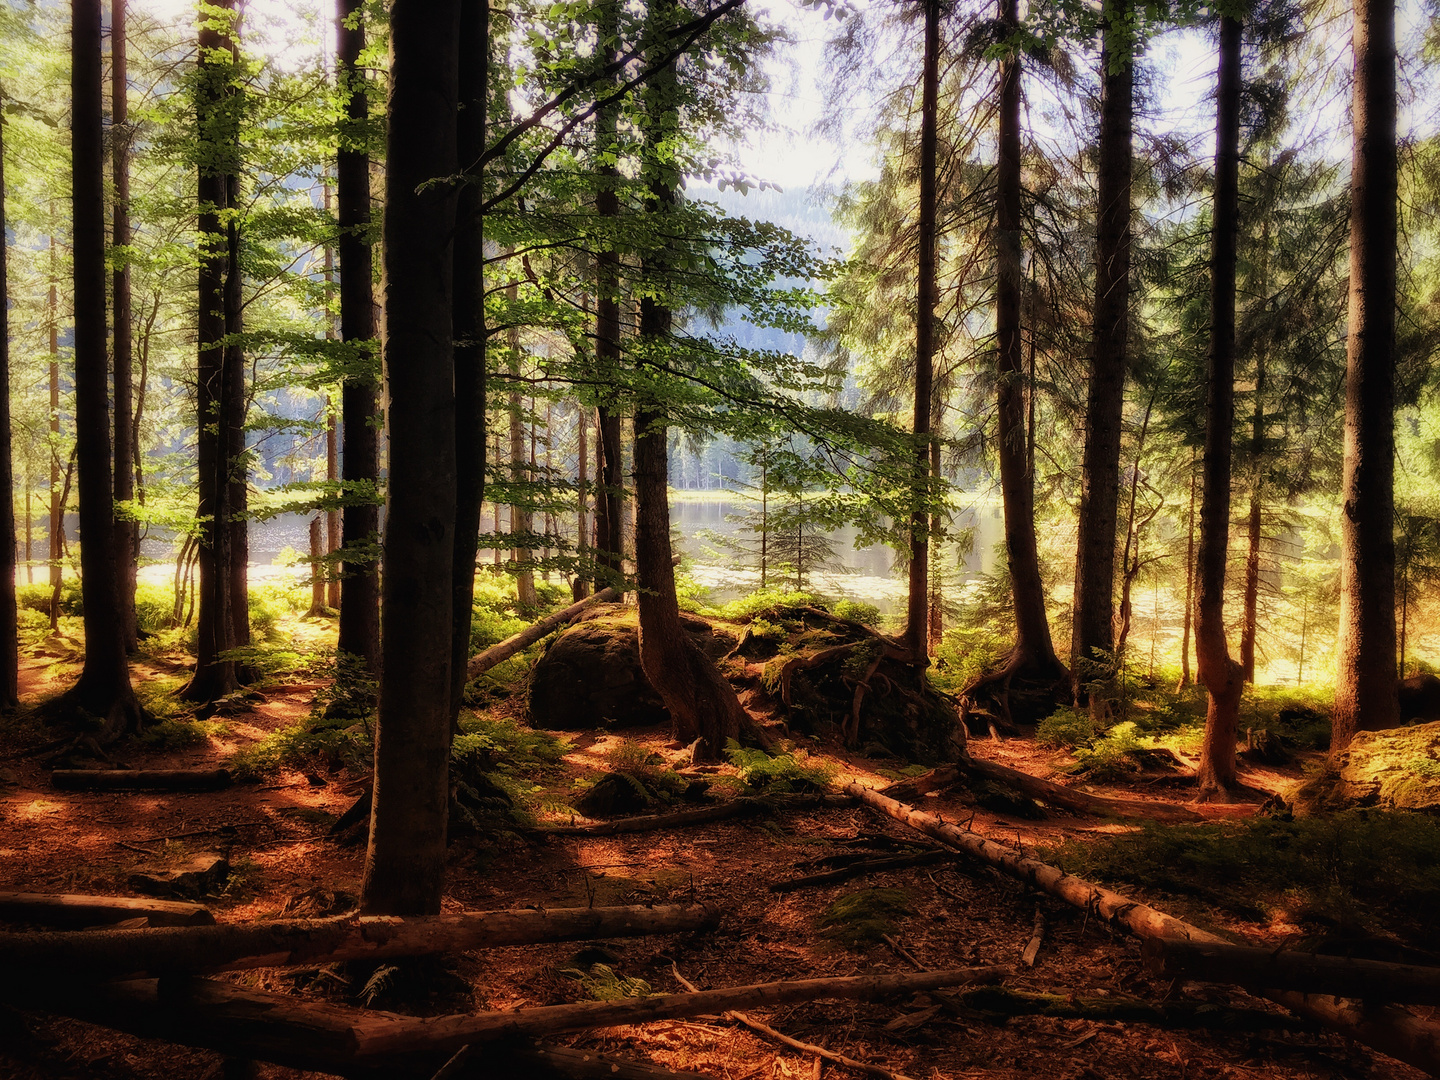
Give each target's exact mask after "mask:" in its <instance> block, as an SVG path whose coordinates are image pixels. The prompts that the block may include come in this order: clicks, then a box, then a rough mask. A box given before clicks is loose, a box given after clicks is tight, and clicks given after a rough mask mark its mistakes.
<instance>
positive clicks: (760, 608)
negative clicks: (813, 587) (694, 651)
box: [715, 589, 829, 622]
mask: <svg viewBox="0 0 1440 1080" xmlns="http://www.w3.org/2000/svg"><path fill="white" fill-rule="evenodd" d="M828 606H829V605H827V604H826V603H825V601H824V600H822V599H821V598H820V597H818V596H816V595H815V594H814V593H809V592H792V591H790V590H787V589H758V590H756V591H755V592H753V593H751V594H750V595H749V596H742V597H740V598H739V599H738V600H731V601H730V602H729V603H726V604H721V605H720V606H719V607H718V608H716V609H715V611H716V613H717V614H718V615H719V616H720V618H722V619H729V620H731V621H732V622H748V621H749V620H750V619H753V618H754V617H755V616H756V615H766V616H769V617H770V618H771V619H772V620H774V619H775V617H776V615H778V614H779V613H782V612H784V611H785V610H786V609H790V608H801V607H818V608H827V607H828Z"/></svg>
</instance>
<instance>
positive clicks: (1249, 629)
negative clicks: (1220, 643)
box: [1240, 358, 1265, 683]
mask: <svg viewBox="0 0 1440 1080" xmlns="http://www.w3.org/2000/svg"><path fill="white" fill-rule="evenodd" d="M1258 362H1259V365H1260V366H1259V369H1258V371H1257V372H1256V375H1255V412H1254V416H1253V417H1252V418H1251V435H1250V453H1251V457H1252V464H1253V467H1252V470H1251V473H1252V475H1251V480H1250V513H1249V515H1248V518H1247V521H1246V526H1245V540H1246V548H1245V598H1244V603H1245V617H1244V621H1243V622H1242V623H1241V627H1240V670H1241V672H1242V674H1243V676H1244V679H1245V681H1246V682H1248V683H1253V682H1254V681H1255V637H1256V633H1257V631H1258V628H1259V607H1260V532H1261V530H1260V517H1261V515H1260V511H1261V506H1262V499H1263V494H1264V492H1263V488H1264V475H1263V470H1262V468H1261V462H1260V458H1261V454H1262V453H1263V452H1264V439H1265V437H1264V429H1265V409H1264V405H1263V403H1262V400H1261V395H1262V394H1263V393H1264V392H1265V361H1264V359H1263V358H1261V359H1259V361H1258Z"/></svg>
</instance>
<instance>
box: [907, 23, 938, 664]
mask: <svg viewBox="0 0 1440 1080" xmlns="http://www.w3.org/2000/svg"><path fill="white" fill-rule="evenodd" d="M922 2H923V5H924V9H925V57H924V67H923V69H922V72H921V78H920V208H919V209H920V222H919V230H918V235H917V237H916V248H917V251H918V252H919V256H918V257H919V263H918V266H917V271H918V278H919V291H918V302H917V304H916V309H915V411H914V420H913V422H912V430H913V431H914V434H915V471H914V484H913V491H912V492H911V502H912V504H913V509H912V510H911V511H910V581H909V591H908V593H907V600H906V606H905V645H906V647H907V648H909V650H910V654H911V655H912V656H913V657H914V658H915V662H916V663H917V664H920V665H922V666H924V665H925V664H928V663H929V652H928V649H927V647H926V646H927V637H928V627H929V612H928V610H927V607H928V604H927V601H928V597H929V588H928V586H929V580H930V536H929V528H928V526H929V522H928V521H927V515H926V510H925V506H924V505H923V500H924V496H925V494H926V493H927V492H928V491H929V489H930V398H931V395H932V393H933V384H934V380H935V304H936V299H937V297H936V285H935V257H936V243H935V206H936V202H937V201H938V200H937V197H936V191H935V189H936V176H935V174H936V166H935V161H936V157H937V153H938V146H939V138H938V135H937V131H936V112H937V110H938V108H939V99H940V0H922Z"/></svg>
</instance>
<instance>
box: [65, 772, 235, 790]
mask: <svg viewBox="0 0 1440 1080" xmlns="http://www.w3.org/2000/svg"><path fill="white" fill-rule="evenodd" d="M233 782H234V781H233V778H232V777H231V775H230V770H229V769H56V770H55V771H54V772H52V773H51V774H50V784H51V786H52V787H55V788H58V789H59V790H61V791H137V790H142V789H143V790H152V791H219V790H220V789H222V788H227V787H229V786H230V785H231V784H232V783H233Z"/></svg>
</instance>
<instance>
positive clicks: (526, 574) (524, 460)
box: [509, 286, 536, 607]
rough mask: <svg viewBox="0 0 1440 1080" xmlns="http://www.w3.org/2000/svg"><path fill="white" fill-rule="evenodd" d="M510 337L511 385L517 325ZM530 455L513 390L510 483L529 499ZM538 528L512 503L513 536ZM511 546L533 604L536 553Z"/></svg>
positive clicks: (516, 370)
mask: <svg viewBox="0 0 1440 1080" xmlns="http://www.w3.org/2000/svg"><path fill="white" fill-rule="evenodd" d="M509 295H510V299H511V301H512V302H513V301H514V300H515V298H516V290H515V288H514V287H513V286H512V287H511V289H510V291H509ZM509 337H510V375H511V376H512V378H513V379H514V380H515V381H514V382H513V383H512V384H511V385H513V386H519V385H520V331H519V329H518V328H514V329H512V330H511V331H510V333H509ZM529 460H530V457H529V455H528V454H527V453H526V450H525V399H524V398H523V397H522V396H521V395H520V392H519V391H518V390H512V391H511V392H510V482H511V483H512V484H514V485H515V489H516V495H517V496H518V497H519V498H528V496H527V495H524V494H522V493H521V491H522V485H524V484H526V483H527V482H528V481H529V480H530V479H531V478H532V473H531V470H530V467H529V465H528V462H529ZM534 527H535V520H534V518H533V516H532V515H531V513H530V509H529V507H528V506H524V505H520V504H516V503H512V504H511V506H510V535H511V536H522V537H523V536H528V535H529V534H530V533H531V532H532V531H533V530H534ZM512 543H515V546H514V547H513V548H512V549H511V552H510V559H511V561H512V562H513V563H514V564H515V599H516V602H517V603H519V604H521V605H523V606H525V607H534V606H535V603H536V598H535V571H534V570H533V569H532V568H531V563H532V561H533V560H534V558H535V553H534V552H533V551H531V550H530V548H529V547H528V546H521V545H523V544H524V541H519V542H518V543H517V542H514V541H512Z"/></svg>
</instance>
